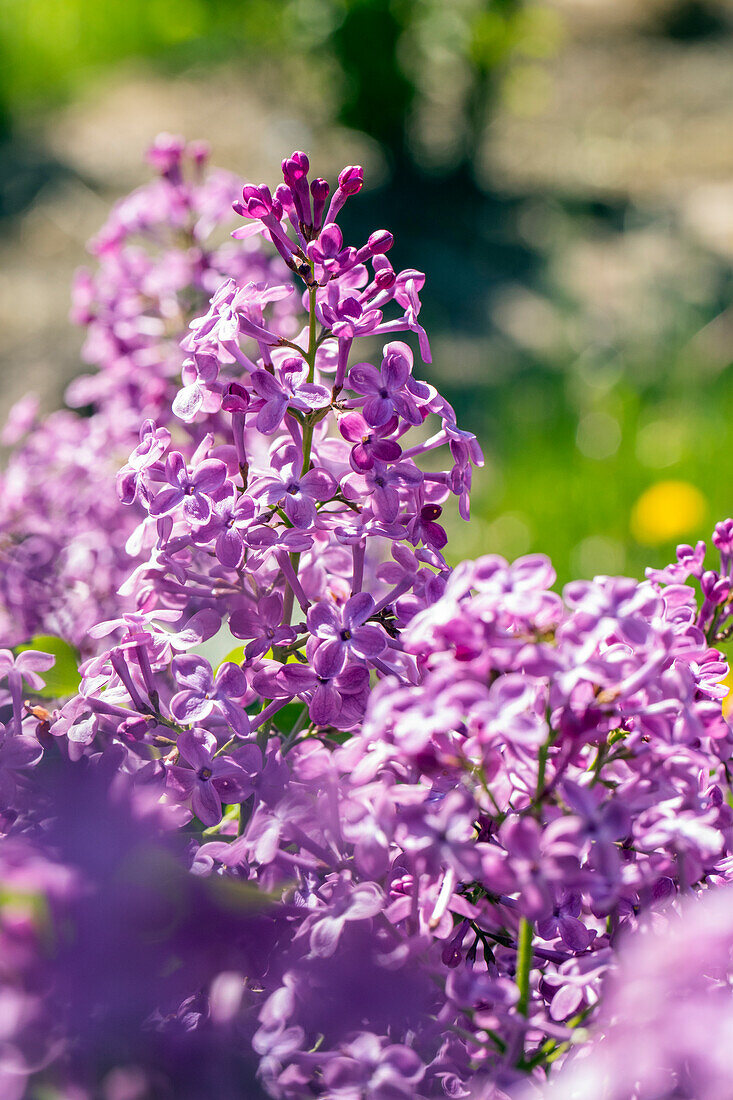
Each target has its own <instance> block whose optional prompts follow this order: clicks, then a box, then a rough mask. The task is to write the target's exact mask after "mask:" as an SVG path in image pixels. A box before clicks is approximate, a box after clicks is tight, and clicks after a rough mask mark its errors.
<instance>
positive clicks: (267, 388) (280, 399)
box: [250, 357, 331, 435]
mask: <svg viewBox="0 0 733 1100" xmlns="http://www.w3.org/2000/svg"><path fill="white" fill-rule="evenodd" d="M250 377H251V380H252V388H253V389H254V391H255V393H256V394H257V395H258V397H260V398H261V399H262V403H261V405H260V408H259V411H258V412H257V415H256V416H255V419H254V424H255V427H256V428H257V430H258V431H260V432H262V433H263V434H264V435H271V434H272V432H274V431H275V429H276V428H278V427H279V426H280V424H281V423H282V419H283V417H284V416H285V413H286V412H287V410H288V408H293V409H297V410H298V411H299V412H310V411H311V410H313V409H320V408H323V407H324V406H325V405H328V403H329V401H330V400H331V398H330V394H329V392H328V390H327V389H326V387H325V386H319V385H315V384H313V383H310V382H308V380H307V379H308V364H307V363H306V362H305V361H304V360H303V359H296V358H293V357H291V358H289V359H286V360H285V362H284V363H283V365H282V367H281V368H280V369H279V371H278V372H277V374H276V375H272V374H270V372H269V371H266V370H256V371H252V373H251V375H250Z"/></svg>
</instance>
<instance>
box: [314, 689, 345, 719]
mask: <svg viewBox="0 0 733 1100" xmlns="http://www.w3.org/2000/svg"><path fill="white" fill-rule="evenodd" d="M308 713H309V714H310V716H311V718H312V719H313V721H314V722H315V724H316V725H317V726H331V725H333V724H334V723H335V722H336V719H337V718H338V716H339V714H340V713H341V696H340V695H339V693H338V692H337V691H336V688H335V687H332V685H331V684H318V686H317V687H316V690H315V691H314V692H313V698H312V699H311V702H310V706H309V707H308Z"/></svg>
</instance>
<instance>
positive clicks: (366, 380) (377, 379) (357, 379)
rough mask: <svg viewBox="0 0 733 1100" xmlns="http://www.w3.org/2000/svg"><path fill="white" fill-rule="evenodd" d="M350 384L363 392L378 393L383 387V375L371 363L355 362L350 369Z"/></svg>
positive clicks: (354, 388) (353, 388)
mask: <svg viewBox="0 0 733 1100" xmlns="http://www.w3.org/2000/svg"><path fill="white" fill-rule="evenodd" d="M349 386H350V387H351V389H352V390H356V392H357V393H361V394H377V393H379V391H380V389H381V388H382V376H381V374H380V373H379V371H378V370H377V368H376V367H373V366H372V364H371V363H355V364H354V366H353V367H352V368H351V370H350V371H349Z"/></svg>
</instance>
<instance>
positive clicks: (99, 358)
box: [0, 135, 285, 648]
mask: <svg viewBox="0 0 733 1100" xmlns="http://www.w3.org/2000/svg"><path fill="white" fill-rule="evenodd" d="M207 159H208V153H207V150H206V147H205V146H204V145H203V144H202V143H200V142H194V143H190V144H189V145H186V144H185V143H184V142H183V141H182V140H181V139H178V138H172V137H170V136H169V135H161V137H159V138H158V140H157V141H156V143H155V145H154V146H153V147H152V149H151V150H150V153H149V160H150V162H151V164H152V166H153V167H154V168H155V169H156V171H157V172H158V177H157V178H156V179H155V180H154V181H153V182H152V183H150V184H148V185H146V186H144V187H141V188H139V189H138V190H137V191H134V192H133V193H132V194H131V195H129V196H128V197H127V198H125V199H123V200H122V201H121V202H119V203H118V204H117V205H116V206H115V207H114V209H113V210H112V213H111V215H110V218H109V220H108V221H107V224H106V225H105V226H104V228H103V229H102V231H101V232H100V233H99V234H98V236H97V237H96V238H95V239H94V240H93V241H92V242H91V245H90V250H91V252H92V254H93V255H94V257H95V258H96V260H97V263H98V267H97V269H96V271H94V272H92V271H89V270H86V269H84V270H81V271H80V272H79V273H78V274H77V277H76V280H75V284H74V294H73V306H72V311H71V317H72V320H74V321H75V322H76V323H77V324H79V325H82V326H84V327H85V329H86V333H87V336H86V341H85V344H84V357H85V359H86V360H87V362H88V363H90V364H93V365H94V366H95V367H96V368H97V369H96V372H95V373H94V374H89V375H82V376H80V377H79V378H77V379H76V380H75V381H74V382H72V383H71V385H70V386H69V388H68V390H67V394H66V399H67V403H68V405H69V406H70V408H69V409H67V410H65V411H59V412H54V413H52V414H51V415H50V416H47V417H45V418H43V419H39V417H38V402H37V400H36V399H35V398H34V397H33V396H32V395H29V396H28V397H26V398H23V399H22V400H21V401H20V402H19V403H18V405H16V407H15V408H14V409H13V410H12V412H11V415H10V419H9V421H8V423H7V424H6V426H5V429H4V431H3V434H2V442H3V443H4V444H6V445H8V446H13V447H14V450H13V451H12V452H11V455H10V460H9V462H8V464H7V466H6V469H5V470H4V471H3V473H2V475H0V562H1V568H0V631H1V633H2V638H3V639H4V641H5V642H6V643H7V642H12V643H15V642H22V641H24V640H25V639H26V638H28V637H31V636H32V635H34V634H37V633H47V634H58V635H62V636H63V637H65V638H67V639H68V640H70V641H72V642H73V643H75V644H77V645H80V646H82V647H83V648H86V647H87V646H88V642H89V639H88V630H89V628H90V627H91V626H93V625H94V623H96V622H99V621H100V619H104V618H108V617H109V616H110V615H112V614H114V613H115V611H116V610H117V609H119V607H120V598H119V596H117V595H116V593H117V589H118V588H119V586H120V585H121V584H122V582H123V581H124V579H125V577H126V576H127V575H128V573H129V571H130V568H131V559H134V557H135V554H136V547H135V546H134V545H129V544H127V539H128V537H129V535H130V534H131V533H132V531H133V530H134V528H135V526H136V522H137V521H138V520H139V518H140V517H139V515H132V514H129V513H128V512H127V511H126V510H125V509H124V508H123V507H122V505H121V503H120V501H119V499H118V496H117V494H116V492H115V490H114V482H115V477H116V474H117V471H118V469H119V467H120V465H121V464H122V462H124V461H125V458H126V457H127V455H129V453H130V450H131V448H132V447H133V446H134V445H135V443H136V442H137V440H138V434H139V431H140V426H141V424H142V423H143V422H144V421H145V420H146V419H147V418H152V419H154V420H155V421H156V423H158V424H160V425H163V424H165V423H167V422H168V421H170V420H171V418H172V412H171V405H172V402H173V399H174V397H175V395H176V392H177V390H178V381H179V377H180V371H181V364H182V362H183V358H184V357H183V354H182V352H181V350H180V348H179V346H178V345H179V342H180V339H181V337H182V336H183V334H184V332H185V331H186V328H187V325H188V322H189V320H190V319H191V317H192V316H194V315H195V313H196V312H198V310H199V309H201V308H202V307H203V306H205V304H206V303H207V302H208V299H209V297H210V295H211V294H212V293H213V291H214V290H215V289H216V288H217V287H218V286H219V284H220V283H221V282H222V280H223V279H224V278H227V277H230V276H236V277H238V278H245V277H246V278H254V279H261V278H275V277H277V276H278V269H279V268H281V267H282V265H281V264H279V263H278V261H277V260H275V261H274V262H273V261H272V259H270V258H269V257H267V256H265V255H264V253H263V251H262V249H261V248H260V247H259V245H258V242H256V241H253V242H248V243H247V244H246V245H244V246H239V247H235V246H234V245H233V243H232V242H224V243H223V244H222V243H221V242H220V241H218V239H217V237H218V234H219V232H220V228H221V227H222V226H226V225H227V223H231V221H232V220H233V214H232V210H231V203H232V201H233V199H234V198H235V197H236V195H237V193H238V191H239V187H240V186H241V185H240V184H239V183H238V181H237V180H236V178H235V177H234V176H232V175H230V174H229V173H227V172H223V171H220V170H215V171H207V168H206V164H207ZM284 323H285V322H284V319H283V324H284ZM75 409H79V410H81V412H76V411H72V410H75ZM126 544H127V545H126Z"/></svg>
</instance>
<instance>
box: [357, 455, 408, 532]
mask: <svg viewBox="0 0 733 1100" xmlns="http://www.w3.org/2000/svg"><path fill="white" fill-rule="evenodd" d="M353 476H354V475H353V474H349V478H348V484H349V486H352V485H353V484H354V482H353ZM363 477H364V485H365V492H366V493H368V494H369V495H370V497H371V501H372V508H373V511H374V514H375V516H377V517H378V518H379V519H382V520H384V522H385V523H394V521H395V520H396V519H397V516H398V514H399V511H400V495H399V491H398V490H399V486H401V485H406V486H408V487H415V486H417V485H420V484H421V482H422V480H423V473H422V470H420V469H418V467H417V466H415V464H414V463H413V462H395V463H394V465H393V466H387V465H386V464H385V463H384V462H375V463H374V466H373V467H372V469H371V470H367V471H366V472H365V473H364V475H363Z"/></svg>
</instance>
